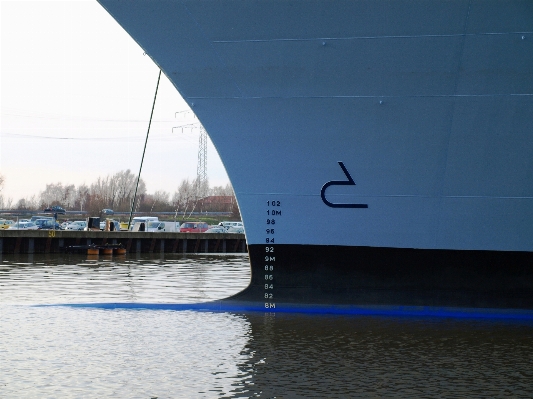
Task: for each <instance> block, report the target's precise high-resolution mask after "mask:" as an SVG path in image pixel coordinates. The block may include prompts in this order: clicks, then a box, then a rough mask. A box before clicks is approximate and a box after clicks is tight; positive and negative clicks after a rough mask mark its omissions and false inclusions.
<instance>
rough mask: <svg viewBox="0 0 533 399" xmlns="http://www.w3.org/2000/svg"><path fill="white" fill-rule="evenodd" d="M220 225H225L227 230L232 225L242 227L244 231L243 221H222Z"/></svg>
mask: <svg viewBox="0 0 533 399" xmlns="http://www.w3.org/2000/svg"><path fill="white" fill-rule="evenodd" d="M218 225H219V226H223V227H224V228H225V229H226V230H228V229H229V228H230V227H242V229H243V231H244V224H243V223H242V222H220V223H219V224H218Z"/></svg>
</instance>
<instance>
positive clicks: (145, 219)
mask: <svg viewBox="0 0 533 399" xmlns="http://www.w3.org/2000/svg"><path fill="white" fill-rule="evenodd" d="M148 222H159V218H158V217H157V216H135V217H134V218H133V219H131V224H130V231H133V227H134V226H135V224H137V223H144V225H145V229H146V225H147V224H148Z"/></svg>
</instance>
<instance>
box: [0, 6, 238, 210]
mask: <svg viewBox="0 0 533 399" xmlns="http://www.w3.org/2000/svg"><path fill="white" fill-rule="evenodd" d="M0 5H1V9H0V13H1V59H0V60H1V65H2V71H1V81H0V88H1V110H2V115H1V124H0V128H1V131H0V173H1V174H2V175H3V176H4V177H5V179H6V182H5V186H4V190H3V194H4V197H5V198H12V199H13V200H14V201H17V200H18V199H20V198H28V197H30V196H31V195H38V194H39V193H40V192H41V191H43V190H44V188H45V186H46V184H47V183H58V182H61V183H63V184H75V185H76V186H78V185H80V184H83V183H85V184H90V183H92V182H94V181H95V180H96V178H97V177H99V176H102V177H104V176H106V175H112V174H114V173H116V172H118V171H120V170H125V169H131V171H132V172H133V173H135V174H137V173H138V170H139V165H140V161H141V156H142V150H143V146H144V139H145V137H146V131H147V129H148V121H149V118H150V112H151V108H152V102H153V98H154V93H155V88H156V83H157V75H158V72H159V69H158V68H157V66H155V64H154V63H153V62H152V60H151V59H150V58H149V57H148V56H146V55H143V51H142V49H141V48H140V47H139V46H138V45H137V44H136V43H135V42H134V41H133V40H132V39H131V38H130V37H129V36H128V34H127V33H126V32H125V31H124V30H123V29H122V28H121V27H120V26H119V25H118V24H117V23H116V22H115V21H114V20H113V19H112V18H111V16H109V14H107V12H106V11H105V10H104V9H103V8H102V7H101V6H100V5H99V4H98V3H97V2H96V1H20V0H18V1H3V0H2V1H1V2H0ZM182 111H185V112H182ZM177 112H178V113H179V112H182V113H179V114H178V115H176V113H177ZM190 123H194V118H193V116H192V114H191V113H190V111H189V108H188V106H187V105H186V104H185V102H184V101H183V99H182V98H181V97H180V95H179V93H178V92H177V91H176V89H175V88H174V87H173V86H172V85H171V83H170V82H169V81H168V79H167V78H166V77H165V76H164V75H162V78H161V82H160V85H159V92H158V95H157V100H156V105H155V111H154V117H153V120H152V127H151V129H150V137H149V140H148V147H147V150H146V156H145V159H144V164H143V170H142V174H141V177H142V178H143V179H144V180H145V182H146V183H147V189H148V192H149V193H153V192H155V191H157V190H165V191H168V192H170V193H171V194H172V193H173V192H174V191H175V190H176V188H177V186H178V184H179V183H180V181H181V180H182V179H184V178H189V179H191V180H192V179H194V178H195V177H196V166H197V162H198V138H199V134H200V130H199V128H198V127H195V128H184V129H182V128H179V126H183V125H188V124H190ZM207 151H208V160H207V174H208V177H209V181H210V185H211V186H215V185H225V184H226V183H228V181H229V179H228V177H227V175H226V172H225V170H224V167H223V165H222V163H221V161H220V159H219V157H218V155H217V153H216V150H215V149H214V147H213V145H212V144H211V143H210V142H209V146H208V150H207Z"/></svg>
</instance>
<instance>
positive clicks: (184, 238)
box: [0, 229, 248, 254]
mask: <svg viewBox="0 0 533 399" xmlns="http://www.w3.org/2000/svg"><path fill="white" fill-rule="evenodd" d="M93 244H94V245H106V244H107V245H117V244H122V246H123V247H124V248H126V251H127V252H128V253H246V252H248V248H247V246H246V238H245V236H244V234H211V233H207V234H206V233H152V232H150V233H148V232H131V231H64V230H9V229H8V230H0V254H47V253H61V252H66V251H67V250H68V247H72V246H85V245H93ZM74 252H75V251H74Z"/></svg>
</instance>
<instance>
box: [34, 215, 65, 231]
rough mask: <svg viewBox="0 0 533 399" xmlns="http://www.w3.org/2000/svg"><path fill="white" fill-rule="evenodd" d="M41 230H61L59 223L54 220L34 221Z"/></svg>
mask: <svg viewBox="0 0 533 399" xmlns="http://www.w3.org/2000/svg"><path fill="white" fill-rule="evenodd" d="M34 223H35V224H36V225H37V227H38V228H39V230H59V223H57V222H56V221H55V220H53V219H48V218H46V219H37V220H35V221H34Z"/></svg>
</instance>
